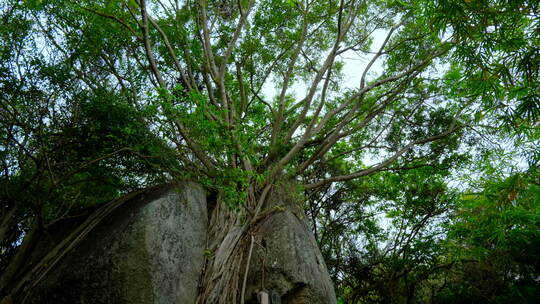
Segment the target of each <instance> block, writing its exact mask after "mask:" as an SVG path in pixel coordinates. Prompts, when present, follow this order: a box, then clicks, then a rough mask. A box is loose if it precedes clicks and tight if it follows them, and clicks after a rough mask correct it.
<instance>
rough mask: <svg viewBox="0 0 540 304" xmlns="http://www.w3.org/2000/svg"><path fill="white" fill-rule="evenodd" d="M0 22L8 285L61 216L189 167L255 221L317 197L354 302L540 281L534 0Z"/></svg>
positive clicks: (50, 15)
mask: <svg viewBox="0 0 540 304" xmlns="http://www.w3.org/2000/svg"><path fill="white" fill-rule="evenodd" d="M0 37H1V42H0V50H1V51H0V62H1V63H0V88H1V90H0V113H1V115H0V125H1V128H0V159H1V161H2V162H1V164H0V169H1V172H2V173H1V175H0V185H1V187H0V188H1V189H0V193H1V194H0V203H1V213H0V215H1V218H0V256H1V257H2V258H1V260H0V269H1V270H2V271H1V272H2V275H0V296H3V295H7V294H9V293H12V292H18V290H16V288H18V287H16V286H19V285H18V283H17V280H18V279H20V274H22V273H25V272H27V271H30V269H29V267H27V266H26V265H24V260H25V257H27V256H28V254H29V253H30V252H31V251H32V246H33V244H35V241H36V240H37V239H39V238H41V237H43V235H45V234H46V231H47V229H48V227H51V225H54V224H55V223H58V222H60V221H62V220H64V219H67V218H73V217H78V216H83V215H84V214H86V213H87V212H88V210H91V208H90V209H89V208H88V207H92V206H96V205H100V204H103V203H106V202H108V201H111V200H113V199H114V198H117V197H119V196H121V195H123V194H126V193H128V192H129V191H132V190H135V189H140V188H143V187H145V186H148V185H153V184H156V183H162V182H165V181H170V180H173V179H191V180H196V181H198V182H200V183H202V184H203V185H205V186H206V187H207V189H209V190H210V191H214V192H215V193H217V194H218V197H219V202H220V203H221V204H223V205H224V206H226V208H225V209H224V210H227V211H226V212H230V214H234V215H236V216H232V217H231V216H230V215H228V216H229V217H230V218H235V219H234V221H232V222H231V223H230V225H238V224H239V223H241V224H243V225H245V227H246V229H248V228H249V227H250V225H252V224H254V223H255V222H256V221H257V219H258V216H260V214H261V209H262V207H263V205H264V202H265V200H266V199H267V198H268V195H269V193H270V192H271V191H272V189H273V187H276V186H279V185H282V186H286V187H289V188H290V190H291V192H294V193H295V194H297V195H299V196H300V197H302V200H303V201H305V206H304V207H305V210H306V214H307V215H308V220H309V221H310V223H311V227H312V229H313V231H314V234H315V237H316V238H317V240H318V242H319V245H320V246H321V250H322V252H323V254H324V255H325V258H326V259H327V264H328V266H329V268H330V270H331V272H332V274H333V276H334V279H335V283H336V289H337V291H338V294H339V295H340V297H341V299H342V300H343V301H347V302H350V303H379V302H381V303H382V302H385V303H405V302H406V303H411V302H420V301H428V302H430V303H448V302H451V303H453V302H455V303H463V302H467V301H469V302H470V301H472V302H477V301H488V302H493V303H504V302H505V301H509V299H527V300H528V301H529V300H530V301H531V303H532V301H533V299H534V297H538V292H535V291H534V288H538V276H539V275H540V270H539V265H538V261H539V256H538V254H539V253H538V248H540V247H539V246H538V245H539V242H540V241H539V240H540V238H539V237H540V236H539V234H538V233H539V231H540V230H539V229H538V228H539V225H540V219H539V218H538V215H539V212H540V211H539V210H540V209H539V208H540V206H539V203H540V196H539V195H540V190H539V188H538V185H539V175H538V169H539V161H540V150H539V149H538V146H539V141H540V132H539V118H540V95H539V94H540V90H539V88H540V87H539V67H540V4H539V3H537V1H526V0H504V1H503V0H495V1H494V0H463V1H454V0H437V1H428V0H425V1H424V0H369V1H368V0H363V1H360V0H340V1H319V0H305V1H301V0H265V1H254V0H238V1H232V0H215V1H205V0H186V1H177V0H175V1H172V0H171V1H164V0H104V1H87V0H83V1H75V2H74V1H65V0H27V1H17V0H5V1H3V2H2V3H1V4H0ZM224 212H225V211H224ZM227 228H230V227H220V228H216V229H224V231H227ZM388 231H390V233H388ZM23 239H24V241H23ZM212 250H213V249H212ZM535 284H536V285H535ZM487 286H489V288H496V290H490V289H486V288H487ZM14 288H15V289H14ZM208 288H210V287H208ZM495 291H497V292H499V293H500V294H497V293H496V292H495ZM536 299H537V298H536ZM459 301H463V302H459Z"/></svg>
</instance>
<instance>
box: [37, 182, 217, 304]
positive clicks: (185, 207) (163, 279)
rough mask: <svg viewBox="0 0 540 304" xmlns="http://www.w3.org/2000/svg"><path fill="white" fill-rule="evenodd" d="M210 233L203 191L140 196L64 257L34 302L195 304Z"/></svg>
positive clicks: (181, 187)
mask: <svg viewBox="0 0 540 304" xmlns="http://www.w3.org/2000/svg"><path fill="white" fill-rule="evenodd" d="M206 229H207V206H206V194H205V191H204V190H203V189H202V187H200V186H199V185H196V184H193V183H181V184H176V185H168V186H163V187H161V188H159V189H157V190H155V189H153V190H152V191H150V192H146V193H143V194H141V195H138V196H137V197H135V198H134V199H131V200H130V201H127V202H125V203H124V204H123V205H122V206H121V207H119V208H118V209H117V210H115V211H114V212H113V213H112V214H110V215H109V216H108V217H106V218H105V219H104V220H103V221H102V222H101V223H100V224H99V225H98V226H97V227H96V228H95V229H94V230H93V231H92V232H91V233H90V234H89V235H88V236H87V237H86V239H85V240H84V241H83V242H82V243H81V244H79V246H77V247H76V248H75V249H74V250H73V251H71V252H70V253H69V254H68V255H67V256H66V257H64V259H63V260H62V261H61V262H60V263H58V264H57V266H56V267H55V268H53V269H52V270H51V271H50V272H49V273H48V274H47V276H46V277H45V278H44V279H43V280H42V281H41V283H40V285H38V286H37V288H35V289H34V290H33V292H32V296H31V297H30V299H31V301H30V302H31V303H57V304H61V303H70V304H71V303H96V304H98V303H164V304H165V303H186V304H188V303H194V302H195V299H196V297H197V293H198V280H199V277H200V273H201V269H202V268H203V265H204V250H205V247H206Z"/></svg>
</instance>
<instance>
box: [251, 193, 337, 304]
mask: <svg viewBox="0 0 540 304" xmlns="http://www.w3.org/2000/svg"><path fill="white" fill-rule="evenodd" d="M265 213H266V214H267V215H266V216H265V217H264V219H263V220H262V221H261V222H260V223H259V224H258V225H257V227H256V229H255V230H254V231H253V240H254V242H253V243H254V245H253V250H252V256H251V261H250V267H249V272H248V284H247V287H246V295H249V296H248V301H247V302H248V303H250V304H251V303H258V302H257V299H256V294H257V293H258V292H260V291H263V290H264V291H266V292H268V293H270V294H272V293H273V294H276V295H279V296H280V297H281V303H283V304H332V303H336V295H335V292H334V287H333V283H332V281H331V279H330V275H329V274H328V269H327V267H326V264H325V262H324V259H323V257H322V254H321V252H320V250H319V248H318V246H317V242H316V241H315V237H314V236H313V233H312V232H311V230H310V229H309V227H308V225H307V221H306V216H305V214H304V211H303V209H302V206H301V204H300V202H299V200H297V199H294V198H291V197H290V196H289V195H288V194H286V193H284V192H283V191H281V192H275V193H274V194H273V195H272V197H271V198H270V199H269V201H268V203H267V206H266V211H265Z"/></svg>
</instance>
